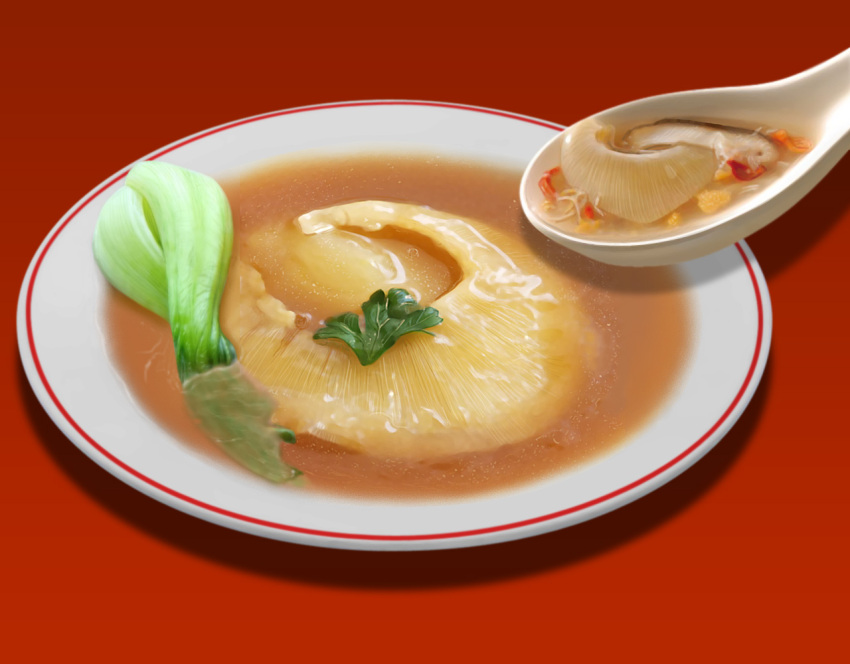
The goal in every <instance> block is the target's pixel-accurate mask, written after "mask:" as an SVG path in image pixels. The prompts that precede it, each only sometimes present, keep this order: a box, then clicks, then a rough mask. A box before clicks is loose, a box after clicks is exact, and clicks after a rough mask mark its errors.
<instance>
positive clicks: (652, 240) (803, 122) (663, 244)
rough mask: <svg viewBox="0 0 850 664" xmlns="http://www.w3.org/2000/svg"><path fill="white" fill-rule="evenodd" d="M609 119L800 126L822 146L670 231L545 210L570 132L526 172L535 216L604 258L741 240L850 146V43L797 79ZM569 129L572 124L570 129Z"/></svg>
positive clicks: (689, 255)
mask: <svg viewBox="0 0 850 664" xmlns="http://www.w3.org/2000/svg"><path fill="white" fill-rule="evenodd" d="M594 117H595V118H596V119H598V120H599V121H601V122H602V123H604V124H609V125H614V126H623V127H625V126H637V125H640V124H645V123H651V122H655V121H657V120H660V119H662V118H681V119H689V120H700V121H705V122H713V123H718V124H725V125H732V126H735V125H737V126H746V125H750V126H761V127H774V128H778V127H793V129H794V130H795V132H797V131H799V130H802V131H803V132H804V135H805V136H806V137H807V138H809V139H811V140H812V142H813V143H814V147H813V148H812V150H811V151H810V152H808V153H807V154H804V155H802V157H801V158H800V159H798V160H797V161H795V162H794V163H793V164H792V165H791V166H790V167H789V168H788V169H787V170H786V171H785V172H783V173H782V174H780V175H779V176H778V177H777V178H776V179H775V180H774V181H772V182H770V183H769V184H766V185H765V186H763V187H762V188H760V189H759V191H757V192H756V193H754V194H753V195H752V196H750V197H748V198H746V199H744V200H742V201H740V203H737V204H735V205H732V206H730V207H729V208H727V209H725V210H723V211H721V212H719V213H715V214H714V215H712V216H711V217H710V218H709V219H708V221H707V223H704V224H692V223H684V224H682V226H681V227H676V228H675V229H670V230H668V231H666V232H663V233H660V234H658V233H652V234H650V233H647V237H645V238H641V236H640V235H637V236H636V235H633V234H628V235H627V234H625V233H622V234H615V233H611V234H594V235H589V234H582V233H577V232H571V231H570V230H569V229H568V228H564V227H563V226H562V225H555V224H553V223H551V222H549V221H547V220H546V219H545V218H543V217H541V216H540V215H539V214H538V210H540V209H541V206H542V203H543V201H544V197H543V193H542V192H541V191H540V188H539V186H538V182H539V180H540V178H541V177H542V176H543V175H544V173H545V172H546V171H547V170H549V169H551V168H553V167H554V166H557V165H559V164H560V152H561V144H562V141H563V137H564V133H561V134H558V135H557V136H555V137H554V138H553V139H552V140H551V141H549V142H548V143H547V144H546V145H544V146H543V148H542V149H541V150H540V151H539V152H538V153H537V154H536V155H535V156H534V158H533V159H532V160H531V162H530V163H529V165H528V167H527V168H526V170H525V173H524V174H523V177H522V181H521V184H520V202H521V204H522V207H523V211H524V212H525V215H526V217H527V218H528V220H529V221H530V222H531V223H532V225H534V227H535V228H536V229H537V230H539V231H540V232H542V233H543V234H544V235H546V236H547V237H548V238H550V239H552V240H554V241H555V242H558V243H559V244H563V245H564V246H566V247H569V248H570V249H573V250H574V251H577V252H578V253H581V254H584V255H585V256H588V257H590V258H593V259H596V260H599V261H601V262H603V263H610V264H612V265H623V266H634V267H640V266H650V265H669V264H672V263H678V262H682V261H686V260H691V259H694V258H699V257H700V256H704V255H706V254H709V253H712V252H714V251H717V250H719V249H722V248H724V247H727V246H729V245H732V244H734V243H735V242H737V241H738V240H741V239H743V238H745V237H747V236H748V235H751V234H752V233H755V232H756V231H757V230H759V229H761V228H763V227H764V226H766V225H767V224H769V223H770V222H772V221H774V220H775V219H777V218H778V217H780V216H782V214H784V213H785V212H786V211H788V210H789V209H790V208H791V207H792V206H794V205H795V204H796V203H797V202H798V201H799V200H800V199H801V198H803V197H804V196H805V195H806V194H807V193H808V192H809V191H811V189H812V188H813V187H814V186H815V185H816V184H817V183H818V182H820V180H821V179H823V177H824V176H825V175H826V174H827V173H828V172H829V171H830V170H831V169H832V167H833V166H835V164H836V163H838V161H839V160H840V159H841V157H842V156H844V154H845V153H846V152H847V151H848V149H850V49H848V50H847V51H844V52H843V53H841V54H839V55H837V56H835V57H834V58H832V59H831V60H828V61H826V62H824V63H822V64H820V65H818V66H816V67H813V68H812V69H809V70H807V71H804V72H802V73H800V74H797V75H795V76H791V77H790V78H785V79H782V80H779V81H774V82H771V83H765V84H762V85H752V86H744V87H735V88H714V89H706V90H694V91H689V92H678V93H673V94H666V95H661V96H657V97H649V98H646V99H641V100H638V101H634V102H630V103H627V104H623V105H621V106H617V107H614V108H611V109H608V110H605V111H602V112H601V113H598V114H596V115H595V116H594ZM568 130H569V129H567V130H565V131H568Z"/></svg>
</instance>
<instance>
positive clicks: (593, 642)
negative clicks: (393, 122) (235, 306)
mask: <svg viewBox="0 0 850 664" xmlns="http://www.w3.org/2000/svg"><path fill="white" fill-rule="evenodd" d="M662 5H663V3H662ZM662 5H659V4H655V5H653V6H652V7H651V8H650V6H649V5H646V6H640V7H635V8H632V9H628V8H626V7H625V5H624V6H619V5H618V4H617V3H616V2H615V3H607V4H605V5H602V4H599V3H587V5H585V6H582V7H577V6H575V5H570V4H566V3H557V4H556V3H543V4H531V3H525V4H520V3H517V4H516V5H515V6H514V7H513V8H512V9H511V10H510V11H506V10H499V9H497V8H496V6H495V5H494V6H491V7H485V6H481V7H478V8H476V9H475V10H473V9H465V8H464V7H463V6H462V5H461V4H460V3H453V4H451V5H450V6H449V8H448V9H446V8H442V7H440V6H439V5H437V4H433V3H427V4H426V3H417V4H416V5H408V4H404V5H402V4H394V5H390V6H388V7H387V8H386V9H385V10H384V11H382V12H380V13H375V15H374V16H372V17H369V16H367V15H366V13H365V11H366V10H365V9H364V7H365V5H356V7H357V9H352V7H353V6H354V5H353V4H349V5H348V7H349V9H348V10H338V9H335V8H334V7H332V5H331V4H330V3H322V4H321V6H320V7H318V9H317V11H316V13H315V14H311V15H307V14H306V13H299V12H303V10H300V9H299V10H295V9H292V8H286V7H285V3H280V5H279V7H280V8H279V9H278V11H277V12H276V13H270V12H267V11H265V10H263V9H260V8H256V7H252V6H251V5H250V4H248V3H241V4H234V5H231V6H229V7H226V8H223V9H221V10H218V9H214V8H213V5H212V4H211V3H207V4H206V5H205V9H203V10H194V11H188V10H186V11H182V10H179V9H178V7H177V3H170V4H169V5H165V6H163V7H157V6H155V4H153V3H144V4H137V3H130V4H127V5H124V6H118V5H115V4H112V5H105V6H103V7H97V8H95V7H92V8H91V9H84V8H82V7H81V5H79V4H77V5H75V6H74V7H73V9H71V8H67V9H64V10H61V11H59V10H55V9H51V8H49V7H48V6H46V5H44V4H41V3H38V4H37V3H30V6H31V7H32V10H29V9H27V8H26V7H25V8H23V9H20V8H18V9H14V10H12V11H11V13H10V12H9V10H4V17H3V25H2V27H0V71H2V79H0V83H2V90H3V92H2V98H3V104H2V105H0V116H2V122H0V132H2V146H3V159H2V160H0V169H2V178H0V187H2V200H3V214H2V216H0V223H2V228H3V237H4V238H5V242H3V243H2V246H3V248H4V254H5V255H4V257H3V260H2V262H0V269H2V275H3V278H2V283H3V284H4V285H3V287H2V291H0V292H2V298H3V300H2V311H3V312H4V314H3V316H4V321H5V324H4V325H3V327H2V332H0V333H2V335H3V347H4V348H5V353H4V355H3V384H2V389H3V401H4V402H5V403H6V408H5V409H4V410H5V413H6V414H5V416H4V433H5V436H4V438H5V441H4V442H5V450H4V454H3V464H2V466H0V468H2V470H0V473H2V481H0V504H2V506H3V515H4V519H3V525H2V528H0V570H2V572H0V575H2V587H3V601H2V604H0V612H2V613H3V614H4V615H2V621H0V624H2V625H3V631H4V632H5V634H6V636H5V637H4V640H3V645H4V648H3V650H4V651H7V652H8V651H10V650H11V652H12V653H13V654H15V655H16V656H14V657H13V658H12V659H11V660H10V661H41V660H42V659H46V658H47V657H48V656H63V657H68V656H70V655H73V654H78V655H87V656H88V657H89V658H90V661H97V660H98V659H100V658H101V657H102V656H105V655H107V654H109V659H110V660H111V661H132V660H134V659H136V658H138V659H140V660H143V659H147V658H154V657H156V658H157V659H160V658H163V657H164V658H165V659H166V660H168V659H170V658H171V657H176V656H181V657H183V656H185V657H188V656H190V655H191V656H193V659H195V658H198V659H200V658H202V657H204V658H207V659H209V658H211V657H212V658H219V657H225V656H228V657H229V656H231V655H241V656H243V657H246V658H248V657H251V658H255V657H258V656H267V657H275V658H279V659H281V660H285V659H292V658H296V657H299V658H300V657H303V656H310V657H313V658H320V659H321V660H324V659H325V658H330V657H333V658H334V659H336V658H343V657H344V658H345V659H352V658H355V659H358V658H369V659H382V658H389V657H392V658H393V659H394V660H402V661H411V660H414V661H415V660H418V659H426V658H427V659H435V658H439V659H451V660H455V659H473V658H475V659H476V660H477V659H480V658H484V657H497V658H498V659H500V660H501V659H502V658H505V659H507V658H511V659H520V658H521V659H523V660H525V659H531V658H534V659H536V658H544V657H545V658H546V659H547V661H548V660H549V659H551V658H554V657H557V658H559V659H560V658H568V657H569V658H571V657H578V656H584V657H590V658H591V661H600V660H605V659H607V658H608V657H609V656H614V655H616V656H617V658H618V659H619V658H626V657H628V658H629V659H633V658H636V657H639V656H640V655H650V656H652V657H653V658H654V659H662V660H663V659H666V658H667V656H674V657H676V658H677V659H683V660H685V661H697V660H701V659H703V658H705V659H716V658H717V657H720V656H722V657H724V658H726V659H731V660H732V661H738V660H739V659H742V658H743V657H744V656H746V657H747V658H748V659H753V660H755V661H763V660H768V659H769V660H771V661H788V660H803V661H823V660H824V659H831V658H830V657H829V656H830V655H833V654H835V653H838V652H842V651H846V648H844V640H843V637H842V636H841V635H840V631H839V628H840V627H842V626H843V627H846V626H847V624H848V618H850V610H848V591H850V573H848V567H847V561H848V559H850V532H848V521H849V520H848V502H850V499H848V491H847V488H846V477H847V476H848V474H850V473H848V471H850V448H848V445H847V442H846V440H847V434H846V432H844V433H842V432H843V430H844V415H845V414H846V411H847V402H848V396H849V394H848V392H850V391H849V390H848V387H847V376H848V374H850V353H848V350H847V338H848V335H847V324H848V322H850V314H848V311H847V308H846V305H847V290H846V288H847V284H848V281H849V280H850V278H848V275H847V272H846V265H847V257H846V256H847V251H848V249H850V188H848V183H849V182H850V160H848V159H847V158H844V159H843V160H842V161H841V162H840V163H839V164H838V166H837V167H836V168H835V169H834V170H833V171H832V173H831V174H830V175H829V176H827V178H826V179H825V180H824V181H823V182H822V183H821V184H820V185H819V186H818V187H817V188H816V189H815V190H814V191H813V192H812V193H811V194H810V195H809V196H808V197H807V198H806V199H805V200H804V201H803V202H802V203H800V204H799V205H798V206H797V207H796V208H794V209H793V210H792V211H791V212H789V213H788V214H786V215H785V217H783V218H782V219H781V220H780V221H778V222H777V223H776V224H773V225H772V226H770V227H769V228H767V229H765V230H763V231H761V232H759V233H758V234H756V235H755V236H754V237H752V238H751V239H750V245H751V246H752V248H753V250H754V251H755V253H756V256H757V257H758V260H759V262H760V264H761V266H762V269H763V270H764V272H765V274H766V277H767V280H768V284H769V287H770V292H771V296H772V302H773V307H774V338H773V347H772V351H771V358H770V360H769V362H768V365H767V371H766V374H765V377H764V380H763V382H762V385H761V387H760V388H759V390H758V392H757V394H756V396H755V398H754V400H753V402H752V403H751V405H750V407H749V409H748V410H747V412H746V413H745V414H744V416H743V417H742V419H741V420H740V421H739V423H738V424H737V425H736V426H735V428H734V429H733V431H732V432H731V433H730V434H729V435H728V436H727V437H726V438H725V439H724V440H723V442H722V443H721V444H720V445H719V446H718V447H717V448H716V449H715V450H713V451H712V452H711V453H710V454H709V455H708V456H707V457H706V458H705V459H703V460H702V461H700V462H699V463H698V464H697V465H696V466H695V467H694V468H692V469H690V470H689V471H687V472H686V473H685V474H683V475H682V476H680V477H679V478H677V479H676V480H674V481H673V482H671V483H670V484H668V485H666V486H665V487H663V488H662V489H660V490H658V491H656V492H655V493H653V494H651V495H650V496H648V497H647V498H644V499H642V500H640V501H638V502H636V503H633V504H631V505H629V506H627V507H625V508H623V509H620V510H618V511H616V512H614V513H611V514H609V515H606V516H604V517H602V518H599V519H596V520H594V521H592V522H589V523H586V524H582V525H579V526H576V527H573V528H570V529H567V530H564V531H561V532H557V533H552V534H549V535H545V536H541V537H537V538H533V539H529V540H525V541H520V542H513V543H507V544H501V545H495V546H490V547H483V548H477V549H467V550H459V551H442V552H421V553H366V552H346V551H333V550H323V549H314V548H308V547H299V546H295V545H289V544H284V543H279V542H272V541H265V540H262V539H259V538H254V537H251V536H248V535H243V534H240V533H236V532H231V531H228V530H225V529H223V528H220V527H217V526H213V525H210V524H207V523H205V522H201V521H199V520H196V519H193V518H191V517H189V516H186V515H184V514H182V513H179V512H176V511H174V510H172V509H169V508H167V507H165V506H163V505H160V504H159V503H157V502H155V501H153V500H151V499H149V498H146V497H144V496H142V495H141V494H139V493H137V492H135V491H134V490H132V489H130V488H128V487H127V486H125V485H124V484H122V483H121V482H119V481H118V480H116V479H114V478H112V477H111V476H110V475H108V474H107V473H106V472H104V471H103V470H101V469H100V468H99V467H97V466H96V465H95V464H93V463H92V462H91V461H89V460H88V459H87V458H86V457H84V456H83V454H82V453H80V452H79V451H78V450H77V449H76V448H75V447H74V446H73V445H72V444H71V443H70V442H68V441H67V440H66V439H65V438H64V437H63V436H62V434H60V433H59V431H58V430H57V429H56V427H55V426H54V425H53V424H52V422H51V421H50V420H49V419H48V418H47V416H46V415H44V413H43V412H42V411H41V408H40V406H39V405H38V403H37V401H36V400H35V398H34V397H33V395H32V392H31V390H30V388H29V385H28V383H27V381H26V378H25V377H24V375H23V371H22V369H21V366H20V360H19V359H18V355H17V347H16V341H15V339H14V311H15V308H16V301H17V295H18V288H19V287H20V283H21V280H22V278H23V275H24V272H25V270H26V267H27V264H28V262H29V260H30V258H31V257H32V255H33V254H34V253H35V250H36V248H37V247H38V245H39V243H40V242H41V240H42V239H43V237H44V236H45V235H46V234H47V232H48V231H49V230H50V228H51V227H52V226H53V225H54V224H55V223H56V222H57V221H58V220H59V218H60V217H61V216H62V215H63V214H64V212H65V211H66V210H67V209H68V208H70V207H71V206H72V205H73V204H74V203H75V202H76V201H77V200H78V199H80V198H81V197H82V196H83V195H84V194H85V193H86V192H87V191H89V190H90V189H91V188H92V187H94V186H95V185H96V184H98V183H99V182H101V181H102V180H104V179H105V178H107V177H108V176H110V175H111V174H113V173H114V172H116V171H118V170H120V169H121V168H123V167H124V166H126V165H127V164H128V163H130V162H132V161H134V160H135V159H138V158H139V157H140V156H142V155H144V154H146V153H148V152H151V151H153V150H155V149H156V148H159V147H161V146H163V145H165V144H167V143H170V142H171V141H174V140H176V139H179V138H181V137H183V136H186V135H188V134H191V133H194V132H197V131H200V130H202V129H205V128H207V127H211V126H214V125H217V124H221V123H224V122H228V121H231V120H235V119H238V118H240V117H244V116H248V115H254V114H258V113H264V112H268V111H273V110H277V109H282V108H287V107H292V106H300V105H306V104H314V103H322V102H332V101H345V100H353V99H372V98H409V99H428V100H436V101H450V102H459V103H467V104H476V105H482V106H488V107H494V108H499V109H504V110H508V111H512V112H517V113H523V114H528V115H531V116H536V117H540V118H543V119H546V120H550V121H554V122H560V123H564V124H569V123H571V122H573V121H575V120H578V119H580V118H582V117H584V116H586V115H588V114H590V113H593V112H594V111H597V110H600V109H603V108H606V107H609V106H613V105H615V104H619V103H622V102H625V101H629V100H632V99H635V98H639V97H645V96H649V95H654V94H660V93H664V92H671V91H676V90H683V89H688V88H702V87H714V86H723V85H745V84H752V83H761V82H765V81H768V80H773V79H778V78H782V77H784V76H787V75H790V74H793V73H796V72H797V71H801V70H803V69H806V68H808V67H810V66H813V65H815V64H817V63H819V62H821V61H823V60H825V59H827V58H829V57H831V56H833V55H835V54H837V53H839V52H840V51H842V50H844V49H846V48H847V47H848V46H850V38H848V37H847V31H846V24H845V23H844V22H843V21H842V20H841V19H840V18H839V17H836V16H835V15H834V13H833V12H832V11H831V10H828V9H827V8H828V7H829V6H830V5H832V3H826V2H824V3H819V2H807V3H805V5H804V6H798V5H794V6H793V7H792V6H790V5H789V8H787V9H786V8H785V7H784V6H783V5H782V4H777V3H774V4H773V6H772V7H768V6H764V7H760V8H756V9H739V8H732V7H731V6H729V5H723V6H718V5H710V4H706V3H682V4H678V3H677V4H671V5H670V6H669V7H664V6H662ZM819 5H820V6H819ZM181 11H182V13H181ZM371 11H373V12H374V11H375V10H374V9H373V10H371ZM62 12H64V13H62Z"/></svg>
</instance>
